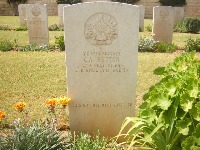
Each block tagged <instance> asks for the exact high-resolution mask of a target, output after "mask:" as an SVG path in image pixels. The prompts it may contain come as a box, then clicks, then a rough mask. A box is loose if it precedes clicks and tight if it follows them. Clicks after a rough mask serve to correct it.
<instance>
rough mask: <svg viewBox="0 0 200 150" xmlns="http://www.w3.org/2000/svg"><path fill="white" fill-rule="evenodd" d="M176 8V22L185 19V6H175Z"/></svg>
mask: <svg viewBox="0 0 200 150" xmlns="http://www.w3.org/2000/svg"><path fill="white" fill-rule="evenodd" d="M174 9H175V19H174V23H178V22H181V21H183V19H184V7H174Z"/></svg>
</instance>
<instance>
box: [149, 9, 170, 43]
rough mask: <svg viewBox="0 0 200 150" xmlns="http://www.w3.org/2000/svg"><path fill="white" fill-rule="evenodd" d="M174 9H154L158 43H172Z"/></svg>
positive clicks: (155, 33)
mask: <svg viewBox="0 0 200 150" xmlns="http://www.w3.org/2000/svg"><path fill="white" fill-rule="evenodd" d="M173 26H174V8H173V7H170V6H156V7H154V8H153V34H154V38H155V40H157V41H162V42H165V43H172V36H173Z"/></svg>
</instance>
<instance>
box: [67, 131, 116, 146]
mask: <svg viewBox="0 0 200 150" xmlns="http://www.w3.org/2000/svg"><path fill="white" fill-rule="evenodd" d="M69 138H70V141H69V144H70V145H69V147H68V148H70V149H71V150H106V149H107V148H110V149H112V150H119V146H117V145H116V143H114V142H113V141H109V140H108V138H106V137H102V138H100V133H99V131H98V132H96V133H95V134H94V136H93V137H92V136H91V135H89V134H84V133H79V134H77V135H72V134H71V133H70V136H69Z"/></svg>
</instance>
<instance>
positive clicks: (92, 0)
mask: <svg viewBox="0 0 200 150" xmlns="http://www.w3.org/2000/svg"><path fill="white" fill-rule="evenodd" d="M97 1H104V2H106V1H107V2H109V1H111V0H82V1H81V2H82V3H84V2H97Z"/></svg>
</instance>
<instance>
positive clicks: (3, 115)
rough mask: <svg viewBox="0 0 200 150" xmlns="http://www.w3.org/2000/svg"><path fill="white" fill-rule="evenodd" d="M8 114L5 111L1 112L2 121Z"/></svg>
mask: <svg viewBox="0 0 200 150" xmlns="http://www.w3.org/2000/svg"><path fill="white" fill-rule="evenodd" d="M5 116H6V112H5V111H0V121H1V120H2V119H3V118H5Z"/></svg>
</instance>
